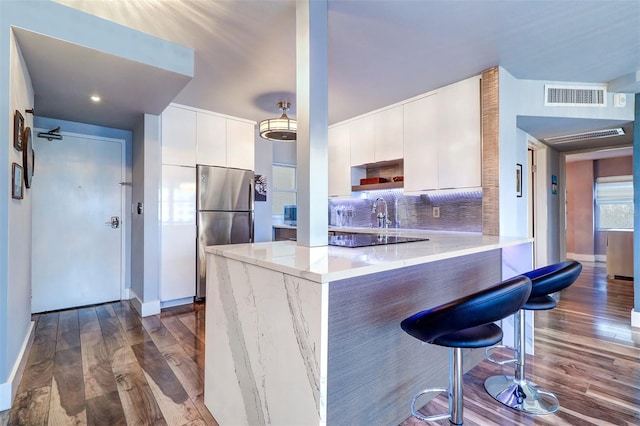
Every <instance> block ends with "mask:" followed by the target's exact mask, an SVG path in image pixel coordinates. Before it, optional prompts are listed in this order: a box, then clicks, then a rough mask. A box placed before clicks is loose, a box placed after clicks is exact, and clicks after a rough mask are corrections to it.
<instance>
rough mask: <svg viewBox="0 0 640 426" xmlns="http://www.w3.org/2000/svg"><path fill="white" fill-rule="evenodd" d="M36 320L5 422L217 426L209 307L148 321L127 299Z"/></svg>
mask: <svg viewBox="0 0 640 426" xmlns="http://www.w3.org/2000/svg"><path fill="white" fill-rule="evenodd" d="M34 320H35V321H36V331H35V336H34V343H33V347H32V349H31V352H30V353H29V358H28V360H27V367H26V369H25V372H24V375H23V378H22V381H21V383H20V387H19V389H18V394H17V395H16V398H15V400H14V402H13V406H12V407H11V410H7V411H4V412H1V413H0V425H6V424H9V425H154V426H155V425H193V426H195V425H217V423H216V421H215V420H214V419H213V417H212V416H211V414H210V413H209V411H208V410H207V408H206V407H205V406H204V399H203V392H204V373H203V360H204V321H205V318H204V305H203V304H191V305H187V306H180V307H176V308H170V309H163V311H162V313H161V314H160V315H156V316H153V317H148V318H142V319H141V318H139V317H138V315H137V314H136V313H135V312H134V311H133V310H132V308H131V306H130V304H129V303H128V302H126V301H124V302H116V303H108V304H104V305H99V306H94V307H88V308H80V309H71V310H66V311H60V312H53V313H47V314H42V315H34Z"/></svg>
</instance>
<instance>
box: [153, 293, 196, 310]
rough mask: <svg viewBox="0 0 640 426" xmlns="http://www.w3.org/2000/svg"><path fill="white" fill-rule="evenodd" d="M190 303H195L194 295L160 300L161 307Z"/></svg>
mask: <svg viewBox="0 0 640 426" xmlns="http://www.w3.org/2000/svg"><path fill="white" fill-rule="evenodd" d="M189 303H193V296H192V297H183V298H182V299H174V300H165V301H163V302H160V308H171V307H174V306H180V305H188V304H189Z"/></svg>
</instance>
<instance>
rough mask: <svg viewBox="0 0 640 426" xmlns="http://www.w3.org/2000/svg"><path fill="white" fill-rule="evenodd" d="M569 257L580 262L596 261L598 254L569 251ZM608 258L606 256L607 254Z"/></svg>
mask: <svg viewBox="0 0 640 426" xmlns="http://www.w3.org/2000/svg"><path fill="white" fill-rule="evenodd" d="M567 259H571V260H577V261H578V262H595V261H596V260H597V259H596V255H595V254H578V253H567ZM605 260H606V256H605Z"/></svg>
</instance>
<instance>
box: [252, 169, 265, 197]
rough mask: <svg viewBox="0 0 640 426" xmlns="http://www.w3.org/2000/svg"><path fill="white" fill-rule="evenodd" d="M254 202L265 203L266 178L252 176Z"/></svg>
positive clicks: (263, 176)
mask: <svg viewBox="0 0 640 426" xmlns="http://www.w3.org/2000/svg"><path fill="white" fill-rule="evenodd" d="M253 179H254V188H255V198H254V199H255V201H267V177H266V176H265V175H254V178H253Z"/></svg>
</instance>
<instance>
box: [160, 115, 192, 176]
mask: <svg viewBox="0 0 640 426" xmlns="http://www.w3.org/2000/svg"><path fill="white" fill-rule="evenodd" d="M161 122H162V124H161V126H162V127H161V129H162V130H161V132H162V134H161V138H162V163H163V164H173V165H177V166H194V165H195V164H196V112H195V111H192V110H189V109H185V108H179V107H176V106H173V105H170V106H168V107H167V109H165V110H164V112H163V113H162V117H161Z"/></svg>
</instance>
